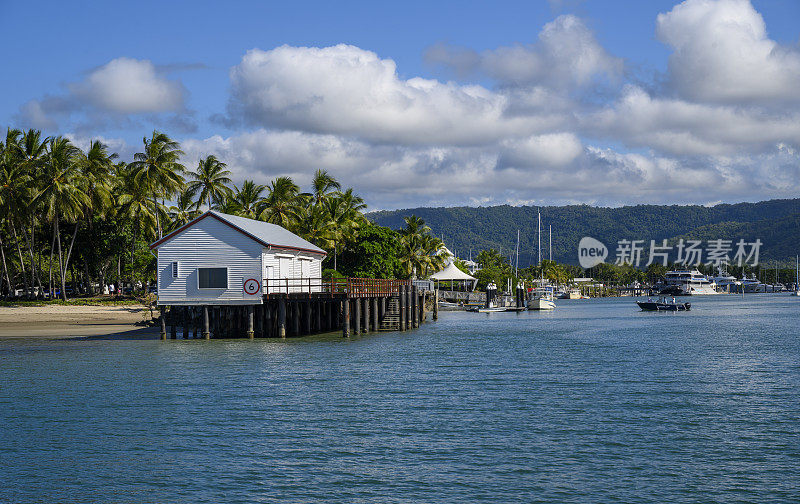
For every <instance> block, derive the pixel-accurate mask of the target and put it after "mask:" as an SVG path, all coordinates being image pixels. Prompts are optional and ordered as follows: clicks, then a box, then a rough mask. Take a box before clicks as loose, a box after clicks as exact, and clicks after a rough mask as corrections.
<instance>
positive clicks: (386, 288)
mask: <svg viewBox="0 0 800 504" xmlns="http://www.w3.org/2000/svg"><path fill="white" fill-rule="evenodd" d="M409 285H411V282H410V281H409V280H387V279H383V278H265V279H264V280H263V281H262V289H261V290H262V293H263V294H264V295H266V296H270V295H276V294H278V295H280V294H284V295H287V294H329V295H336V296H346V297H376V296H378V297H381V296H394V295H396V294H397V293H398V292H399V291H400V287H406V286H409Z"/></svg>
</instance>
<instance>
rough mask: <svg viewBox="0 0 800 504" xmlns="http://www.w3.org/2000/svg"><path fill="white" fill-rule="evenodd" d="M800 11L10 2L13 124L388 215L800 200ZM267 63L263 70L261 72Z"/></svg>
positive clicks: (703, 5) (760, 7)
mask: <svg viewBox="0 0 800 504" xmlns="http://www.w3.org/2000/svg"><path fill="white" fill-rule="evenodd" d="M798 19H800V2H786V1H776V0H762V1H752V2H750V1H747V0H687V1H686V2H683V3H682V4H679V3H678V2H667V1H647V2H609V1H603V2H600V1H591V0H587V1H577V0H561V1H555V0H553V1H550V2H545V1H542V2H491V3H490V2H403V3H393V4H389V3H384V2H289V3H277V2H228V3H226V4H225V5H224V7H223V6H222V5H221V4H219V3H201V2H163V3H161V2H148V1H140V2H131V3H126V4H122V3H120V4H119V5H116V4H111V3H104V2H73V3H66V2H36V3H35V4H32V3H24V2H7V1H3V2H0V33H1V34H2V35H0V37H2V40H3V42H4V47H6V48H12V50H7V51H5V54H4V59H5V62H4V63H5V64H4V73H5V76H4V77H3V79H0V88H1V89H0V90H1V91H2V92H0V117H2V119H3V121H4V122H5V124H6V125H9V126H16V127H37V128H41V129H43V130H44V131H45V132H46V133H47V134H51V135H54V134H66V135H68V136H70V137H71V138H73V139H74V141H75V142H76V143H78V144H79V145H80V144H85V143H86V142H87V141H88V139H90V138H97V137H99V138H102V139H103V140H104V141H106V142H107V143H108V144H109V145H110V146H111V147H112V148H114V149H115V150H117V151H119V152H120V154H121V155H122V158H123V159H125V158H126V156H127V157H129V156H130V155H131V154H132V153H133V152H136V149H137V148H138V147H139V144H140V142H141V137H142V136H143V135H145V134H147V133H149V132H150V131H152V130H153V129H154V128H155V129H160V130H164V131H166V132H167V133H169V134H170V135H172V136H173V137H176V138H178V139H179V140H181V142H182V144H183V145H184V150H185V151H186V153H187V155H186V164H187V166H188V167H190V168H192V167H193V166H194V165H195V164H196V162H197V159H198V158H199V157H201V156H205V155H208V154H212V153H213V154H216V155H218V157H220V158H222V159H223V160H224V161H226V162H227V163H228V164H229V166H230V168H231V170H232V171H233V172H234V175H235V179H236V181H238V182H240V181H241V180H243V179H245V178H252V179H255V180H256V181H258V182H261V183H265V182H267V181H268V180H270V179H271V178H274V177H275V176H278V175H284V174H288V175H291V176H293V177H295V178H296V179H297V181H298V182H300V183H305V182H307V180H308V178H309V177H310V175H311V173H313V171H314V170H315V169H317V168H324V169H328V170H329V171H330V172H332V173H333V174H334V175H335V176H337V177H338V178H339V179H341V180H342V181H343V182H344V183H345V184H347V185H351V186H353V187H354V188H355V189H356V190H357V191H358V192H359V193H361V194H362V195H364V196H365V197H366V199H367V201H368V202H369V203H370V207H371V208H398V207H407V206H416V205H424V206H441V205H445V206H449V205H478V204H484V205H485V204H497V203H511V204H526V203H527V204H541V203H544V204H559V203H591V204H601V205H620V204H636V203H643V202H644V203H649V202H656V203H701V204H708V203H714V202H717V201H728V202H730V201H745V200H749V201H753V200H759V199H767V198H777V197H796V196H797V195H798V186H800V182H798V180H800V173H799V172H798V165H800V163H798V161H800V159H798V157H799V156H798V149H800V132H799V131H798V126H797V125H798V123H800V121H798V119H799V118H800V53H799V52H798V40H799V39H798V37H799V36H800V29H799V28H798V25H797V23H796V20H798ZM248 51H249V52H248Z"/></svg>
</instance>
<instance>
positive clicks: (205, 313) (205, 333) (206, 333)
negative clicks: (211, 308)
mask: <svg viewBox="0 0 800 504" xmlns="http://www.w3.org/2000/svg"><path fill="white" fill-rule="evenodd" d="M203 338H205V339H211V330H210V327H209V324H208V306H205V305H204V306H203Z"/></svg>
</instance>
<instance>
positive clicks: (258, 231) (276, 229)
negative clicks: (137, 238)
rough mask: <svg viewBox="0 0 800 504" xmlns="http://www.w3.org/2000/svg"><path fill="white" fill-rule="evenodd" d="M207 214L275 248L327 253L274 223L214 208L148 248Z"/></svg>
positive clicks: (165, 239) (159, 242) (157, 244)
mask: <svg viewBox="0 0 800 504" xmlns="http://www.w3.org/2000/svg"><path fill="white" fill-rule="evenodd" d="M208 216H212V217H215V218H217V219H219V220H221V221H222V222H225V223H226V224H228V225H230V226H232V227H234V228H236V229H238V230H239V231H241V232H242V233H244V234H245V235H248V236H250V237H251V238H254V239H255V240H257V241H259V242H261V243H262V244H264V245H268V246H272V247H275V248H287V249H295V250H301V251H307V252H316V253H318V254H323V255H326V254H327V253H326V252H325V251H324V250H322V249H321V248H319V247H317V246H316V245H314V244H313V243H311V242H309V241H306V240H304V239H302V238H300V237H299V236H297V235H296V234H294V233H292V232H291V231H289V230H288V229H285V228H283V227H281V226H278V225H276V224H270V223H269V222H261V221H257V220H253V219H248V218H246V217H239V216H236V215H229V214H224V213H222V212H217V211H216V210H209V211H208V212H206V213H204V214H203V215H201V216H200V217H198V218H196V219H195V220H193V221H191V222H189V223H188V224H186V225H184V226H182V227H180V228H179V229H177V230H175V231H173V232H172V233H170V234H168V235H166V236H164V237H163V238H161V239H160V240H158V241H157V242H155V243H153V244H151V245H150V248H156V247H158V246H159V245H161V244H162V243H164V242H165V241H167V240H168V239H170V238H171V237H173V236H175V235H177V234H178V233H180V232H182V231H183V230H184V229H186V228H188V227H191V226H192V225H193V224H194V223H195V222H198V221H200V220H202V219H204V218H206V217H208Z"/></svg>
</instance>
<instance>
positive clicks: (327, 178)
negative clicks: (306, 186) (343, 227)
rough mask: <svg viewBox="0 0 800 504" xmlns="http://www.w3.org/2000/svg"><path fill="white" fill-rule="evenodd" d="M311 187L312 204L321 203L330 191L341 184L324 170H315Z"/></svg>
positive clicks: (335, 189) (339, 187)
mask: <svg viewBox="0 0 800 504" xmlns="http://www.w3.org/2000/svg"><path fill="white" fill-rule="evenodd" d="M311 188H312V190H313V192H312V194H311V196H312V199H313V202H314V204H315V205H321V204H322V203H323V202H324V201H325V200H326V199H327V198H328V196H329V195H330V194H331V193H333V192H334V191H338V190H340V189H341V188H342V186H341V184H339V182H337V181H336V179H335V178H333V177H332V176H331V175H330V174H329V173H328V172H327V171H326V170H317V171H316V172H315V173H314V179H313V180H312V181H311Z"/></svg>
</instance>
